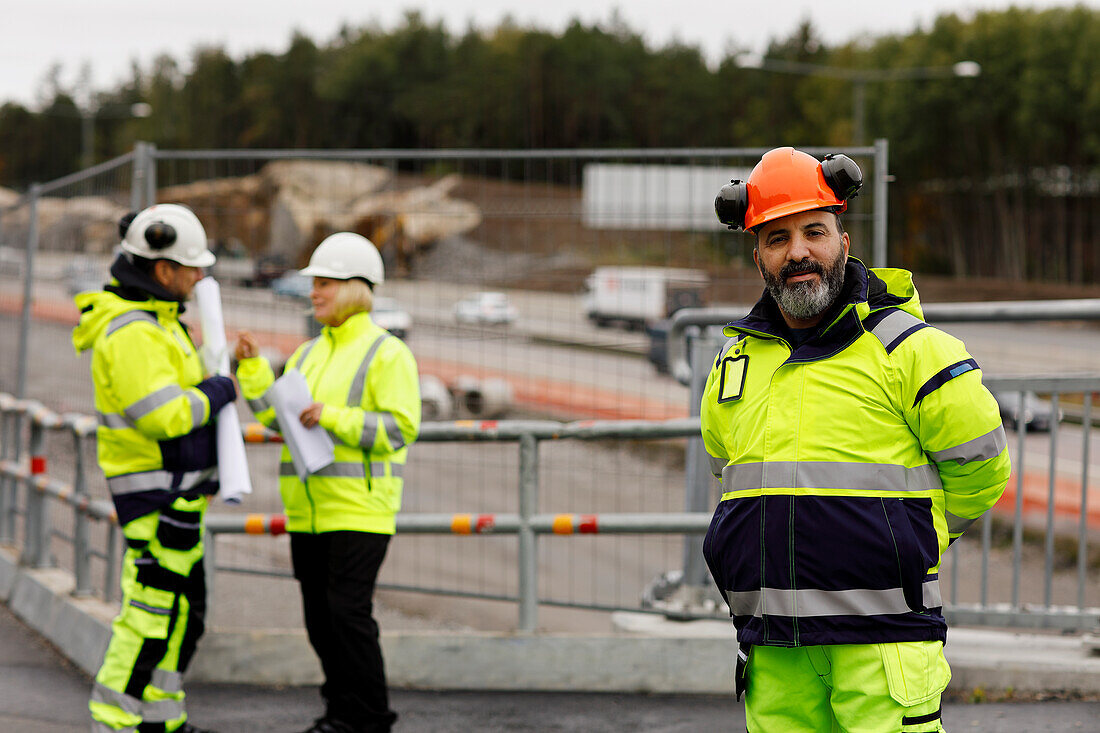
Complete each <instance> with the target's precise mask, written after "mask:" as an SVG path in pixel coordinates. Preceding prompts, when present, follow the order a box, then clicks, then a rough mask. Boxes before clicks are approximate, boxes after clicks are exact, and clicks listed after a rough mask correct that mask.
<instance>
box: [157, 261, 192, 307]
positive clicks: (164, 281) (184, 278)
mask: <svg viewBox="0 0 1100 733" xmlns="http://www.w3.org/2000/svg"><path fill="white" fill-rule="evenodd" d="M155 267H156V270H155V271H154V272H155V277H156V279H157V280H158V281H159V282H160V284H161V285H163V286H164V289H165V290H167V291H168V292H169V293H171V294H172V295H175V296H176V297H177V298H179V299H180V300H181V301H182V300H187V299H188V298H190V297H191V291H192V290H194V289H195V285H196V284H197V283H198V281H199V280H202V279H203V277H204V275H205V273H204V272H203V270H202V268H201V267H188V266H187V265H181V264H179V263H178V262H172V261H170V260H160V261H159V262H157V264H156V266H155Z"/></svg>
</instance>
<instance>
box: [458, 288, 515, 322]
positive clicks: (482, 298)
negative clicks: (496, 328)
mask: <svg viewBox="0 0 1100 733" xmlns="http://www.w3.org/2000/svg"><path fill="white" fill-rule="evenodd" d="M518 315H519V313H518V312H517V311H516V307H515V306H514V305H512V304H511V303H510V302H509V301H508V295H507V294H506V293H485V292H483V293H474V294H473V295H468V296H466V297H465V298H463V299H462V300H460V301H458V302H457V303H455V307H454V316H455V320H456V321H458V322H459V323H481V324H494V325H508V324H510V323H513V322H515V320H516V318H517V317H518Z"/></svg>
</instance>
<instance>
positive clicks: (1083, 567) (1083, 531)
mask: <svg viewBox="0 0 1100 733" xmlns="http://www.w3.org/2000/svg"><path fill="white" fill-rule="evenodd" d="M1054 414H1055V415H1057V414H1058V413H1057V412H1055V413H1054ZM1081 427H1082V430H1081V432H1082V433H1083V437H1082V441H1083V443H1082V446H1081V455H1082V456H1085V457H1086V459H1085V460H1083V461H1081V515H1080V516H1081V518H1080V521H1079V523H1078V528H1077V610H1079V611H1084V610H1085V579H1086V577H1087V570H1088V559H1089V553H1088V541H1089V461H1088V456H1090V455H1092V454H1091V453H1090V452H1089V437H1090V435H1089V434H1090V433H1092V392H1085V404H1084V412H1083V413H1082V414H1081Z"/></svg>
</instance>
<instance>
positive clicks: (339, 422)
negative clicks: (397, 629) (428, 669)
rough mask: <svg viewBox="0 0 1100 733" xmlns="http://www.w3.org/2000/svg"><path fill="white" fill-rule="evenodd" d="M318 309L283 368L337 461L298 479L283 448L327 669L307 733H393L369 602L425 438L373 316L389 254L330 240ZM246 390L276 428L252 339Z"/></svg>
mask: <svg viewBox="0 0 1100 733" xmlns="http://www.w3.org/2000/svg"><path fill="white" fill-rule="evenodd" d="M301 272H302V274H303V275H307V276H312V277H313V288H312V290H311V291H310V302H311V303H312V305H313V315H314V317H315V318H316V319H317V320H318V321H320V322H321V323H322V324H323V325H324V328H323V329H322V331H321V335H320V336H318V337H317V338H315V339H312V340H310V341H307V342H306V343H304V344H302V345H301V346H300V347H298V350H297V351H295V352H294V354H293V355H292V356H291V357H290V359H289V360H288V361H287V364H286V368H287V369H297V370H298V371H300V372H301V373H302V374H303V375H304V376H305V380H306V384H308V385H309V389H310V392H311V394H312V396H313V399H314V402H313V403H312V404H311V405H310V406H309V407H308V408H306V409H305V410H304V411H302V413H301V415H299V419H300V421H301V423H302V424H303V425H304V426H306V427H313V426H315V425H320V426H321V427H322V428H324V429H325V430H327V431H328V432H329V434H330V435H331V436H332V438H333V442H334V443H335V444H336V460H335V462H334V463H332V464H331V465H329V466H327V467H325V468H323V469H321V470H320V471H318V472H316V473H314V474H311V475H309V476H308V477H307V478H306V479H305V481H301V480H300V479H299V478H298V476H297V474H296V473H295V471H294V465H293V463H292V462H291V457H290V451H289V450H288V449H286V448H284V449H283V454H282V459H281V460H282V463H281V465H280V470H279V490H280V493H281V494H282V498H283V504H284V505H285V507H286V515H287V531H288V532H289V534H290V550H291V561H292V563H293V566H294V577H295V578H296V579H297V580H298V583H299V585H300V587H301V591H302V606H303V610H304V616H305V623H306V630H307V632H308V634H309V641H310V643H311V644H312V645H313V649H314V651H315V652H316V653H317V656H318V657H319V658H320V660H321V667H322V669H323V671H324V675H325V682H324V684H323V685H322V686H321V697H322V698H323V700H324V704H325V712H324V715H323V716H322V717H320V718H318V719H317V720H316V722H315V723H314V724H313V726H312V727H310V728H308V729H307V731H306V733H359V732H360V731H363V732H367V731H369V732H370V733H374V732H376V731H388V730H390V728H391V727H392V725H393V722H394V721H395V720H396V719H397V714H396V713H394V712H393V711H392V710H391V709H390V707H389V698H388V695H387V692H386V677H385V672H384V669H383V663H382V651H381V648H380V647H379V644H378V624H377V623H376V622H375V620H374V618H373V616H372V611H373V601H372V598H373V594H374V585H375V580H376V578H377V577H378V570H379V568H380V567H381V564H382V560H383V558H384V557H385V554H386V547H387V545H388V544H389V540H390V537H391V536H392V535H393V533H394V529H395V525H396V519H395V517H396V514H397V511H398V509H399V508H400V507H401V489H402V474H403V469H404V466H405V458H406V455H407V453H408V447H409V444H411V443H412V442H413V441H414V440H415V439H416V437H417V434H418V432H419V430H420V388H419V378H418V375H417V368H416V361H415V359H414V358H413V355H412V352H411V351H409V347H408V346H406V345H405V344H404V342H402V341H401V340H400V339H398V338H395V337H391V335H390V334H389V332H387V331H385V330H384V329H382V328H381V327H379V326H378V325H376V324H375V323H374V322H373V321H372V320H371V317H370V311H371V306H372V303H373V293H374V288H375V287H376V286H378V285H381V284H382V281H383V280H384V268H383V266H382V257H381V256H380V255H379V254H378V250H377V249H376V248H375V246H374V244H372V243H371V241H370V240H369V239H366V238H365V237H361V236H359V235H358V234H353V233H350V232H341V233H339V234H333V235H332V236H330V237H328V238H327V239H325V240H324V241H323V242H321V244H320V245H318V247H317V249H316V250H315V251H314V252H313V256H312V257H310V260H309V266H308V267H306V268H305V269H304V270H302V271H301ZM235 353H236V356H237V359H238V360H239V361H240V366H239V368H238V370H237V377H238V379H239V380H240V383H241V391H242V393H243V394H244V397H245V399H247V400H248V402H249V405H250V406H251V407H252V410H253V411H254V412H255V414H256V417H257V419H259V420H260V422H262V423H264V424H265V425H267V426H269V427H274V428H277V424H276V421H275V410H274V408H273V407H272V406H271V403H270V401H269V400H268V398H267V391H268V388H269V387H270V386H271V384H272V383H273V382H274V380H275V375H274V373H273V372H272V369H271V366H270V364H269V363H268V362H267V360H266V359H264V358H263V357H262V356H260V355H259V351H258V345H257V342H256V339H255V338H254V337H253V336H252V335H251V334H249V333H242V334H241V336H240V338H239V340H238V342H237V344H236V348H235Z"/></svg>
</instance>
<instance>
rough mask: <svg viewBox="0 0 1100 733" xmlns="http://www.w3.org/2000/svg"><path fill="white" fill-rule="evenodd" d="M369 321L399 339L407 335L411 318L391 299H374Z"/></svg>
mask: <svg viewBox="0 0 1100 733" xmlns="http://www.w3.org/2000/svg"><path fill="white" fill-rule="evenodd" d="M370 317H371V320H372V321H374V322H375V323H376V324H377V325H379V326H381V327H382V328H384V329H386V330H387V331H389V332H390V333H392V334H393V335H394V336H396V337H397V338H399V339H404V338H405V337H406V336H408V335H409V328H411V327H412V316H410V315H409V313H408V311H406V310H405V309H404V308H402V307H401V306H399V305H398V304H397V301H396V300H394V299H393V298H379V297H376V298H375V299H374V307H373V308H372V309H371V312H370Z"/></svg>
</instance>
